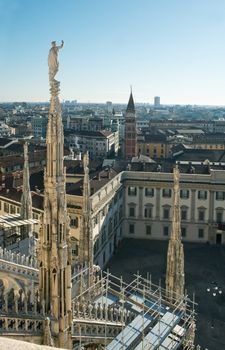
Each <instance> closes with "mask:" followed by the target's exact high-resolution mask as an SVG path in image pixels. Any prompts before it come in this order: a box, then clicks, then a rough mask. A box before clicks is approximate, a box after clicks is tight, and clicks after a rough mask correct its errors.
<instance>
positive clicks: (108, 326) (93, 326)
mask: <svg viewBox="0 0 225 350" xmlns="http://www.w3.org/2000/svg"><path fill="white" fill-rule="evenodd" d="M122 327H123V324H121V323H118V324H116V323H110V322H106V321H104V322H103V321H102V322H101V321H96V320H92V321H91V320H89V322H88V321H87V320H86V321H84V320H78V319H75V320H73V325H72V338H77V339H86V338H91V339H92V340H94V339H99V338H101V339H103V338H107V343H108V342H109V341H110V340H112V339H113V338H114V337H116V336H117V335H118V334H119V333H120V332H121V329H122Z"/></svg>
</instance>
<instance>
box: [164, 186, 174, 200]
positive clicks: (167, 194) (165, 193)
mask: <svg viewBox="0 0 225 350" xmlns="http://www.w3.org/2000/svg"><path fill="white" fill-rule="evenodd" d="M171 193H172V191H171V189H170V188H164V189H163V192H162V196H163V197H166V198H170V197H171Z"/></svg>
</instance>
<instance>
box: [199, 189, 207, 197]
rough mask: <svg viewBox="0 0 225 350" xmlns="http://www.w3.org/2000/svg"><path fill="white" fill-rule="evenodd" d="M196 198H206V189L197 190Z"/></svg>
mask: <svg viewBox="0 0 225 350" xmlns="http://www.w3.org/2000/svg"><path fill="white" fill-rule="evenodd" d="M198 199H207V191H198Z"/></svg>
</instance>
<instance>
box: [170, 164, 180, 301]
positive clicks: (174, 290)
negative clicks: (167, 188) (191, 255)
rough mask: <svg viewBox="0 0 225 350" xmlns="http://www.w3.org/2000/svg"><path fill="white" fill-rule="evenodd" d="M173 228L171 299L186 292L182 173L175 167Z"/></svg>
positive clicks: (171, 243)
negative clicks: (181, 219) (181, 201)
mask: <svg viewBox="0 0 225 350" xmlns="http://www.w3.org/2000/svg"><path fill="white" fill-rule="evenodd" d="M173 174H174V189H173V218H172V230H171V236H170V240H169V245H168V251H167V270H166V292H167V297H168V299H169V300H171V301H172V299H173V298H175V299H177V298H179V297H180V296H183V294H184V251H183V244H182V242H181V227H180V186H179V178H180V173H179V169H178V167H176V168H174V171H173Z"/></svg>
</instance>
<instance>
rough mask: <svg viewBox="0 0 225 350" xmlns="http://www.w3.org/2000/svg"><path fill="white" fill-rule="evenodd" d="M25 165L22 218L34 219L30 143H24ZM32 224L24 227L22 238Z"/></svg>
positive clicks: (25, 235)
mask: <svg viewBox="0 0 225 350" xmlns="http://www.w3.org/2000/svg"><path fill="white" fill-rule="evenodd" d="M23 149H24V165H23V190H22V191H23V192H22V197H21V213H20V216H21V219H23V220H28V219H32V199H31V192H30V173H29V162H28V144H27V142H25V143H24V146H23ZM30 230H31V226H30V225H27V226H24V227H23V228H22V232H21V236H22V237H21V238H22V239H24V238H27V237H28V235H29V231H30Z"/></svg>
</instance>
